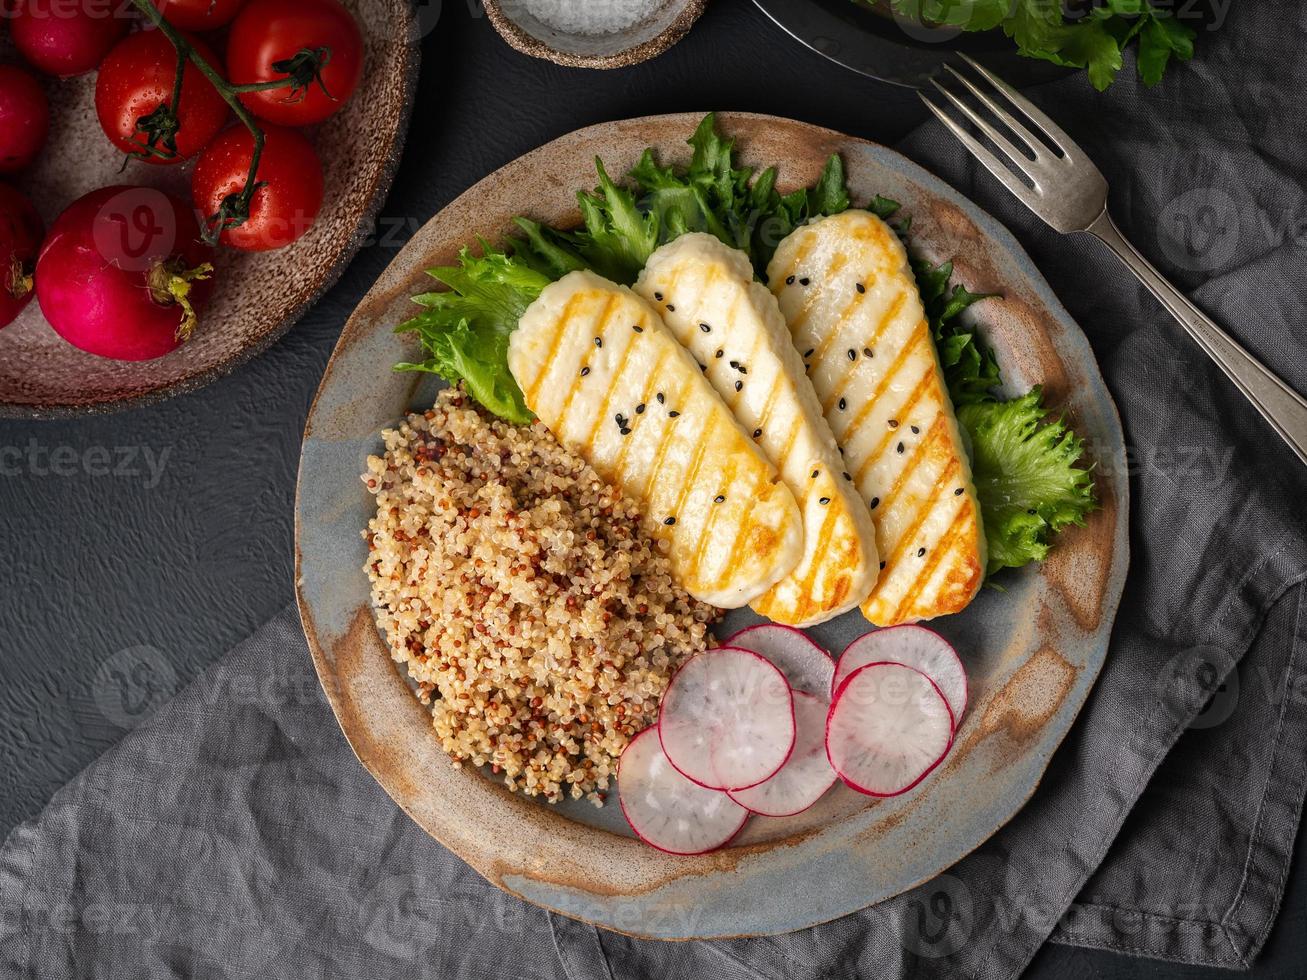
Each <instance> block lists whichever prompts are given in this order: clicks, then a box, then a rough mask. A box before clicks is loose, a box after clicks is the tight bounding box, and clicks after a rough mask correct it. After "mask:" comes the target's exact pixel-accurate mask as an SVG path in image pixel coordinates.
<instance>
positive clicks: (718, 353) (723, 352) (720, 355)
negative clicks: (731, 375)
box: [713, 347, 726, 361]
mask: <svg viewBox="0 0 1307 980" xmlns="http://www.w3.org/2000/svg"><path fill="white" fill-rule="evenodd" d="M725 353H726V352H725V351H724V350H722V349H721V348H720V347H718V348H717V353H716V354H714V355H713V357H715V358H717V359H718V360H719V361H720V360H721V359H722V355H723V354H725Z"/></svg>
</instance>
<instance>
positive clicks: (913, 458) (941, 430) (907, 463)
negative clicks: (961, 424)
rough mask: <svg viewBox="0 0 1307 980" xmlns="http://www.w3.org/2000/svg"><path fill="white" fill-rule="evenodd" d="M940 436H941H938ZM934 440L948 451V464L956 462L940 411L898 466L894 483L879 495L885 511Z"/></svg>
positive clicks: (892, 503) (946, 425)
mask: <svg viewBox="0 0 1307 980" xmlns="http://www.w3.org/2000/svg"><path fill="white" fill-rule="evenodd" d="M940 436H942V437H943V438H942V439H941V438H939V437H940ZM936 442H942V443H943V444H944V450H945V452H948V453H949V455H950V457H951V458H950V460H949V463H950V465H951V464H954V463H956V462H957V457H956V456H953V454H952V452H951V450H952V447H951V446H950V445H949V438H948V422H947V421H946V420H945V418H944V415H943V414H942V413H941V414H939V415H937V416H935V421H934V422H932V423H931V426H930V428H929V429H928V430H927V432H926V434H925V436H923V437H922V439H921V441H920V442H918V443H917V444H916V445H915V446H913V447H912V454H911V455H910V456H908V458H907V459H906V460H904V462H903V465H902V466H901V467H899V472H898V476H896V477H895V478H894V485H893V486H891V487H890V488H889V490H887V491H886V492H885V493H884V494H883V495H882V496H881V502H880V505H881V506H882V507H884V508H885V510H886V511H888V510H889V509H890V508H891V507H893V506H894V501H895V499H896V498H897V497H898V495H899V491H900V490H902V489H903V483H904V481H905V480H907V478H908V477H909V476H910V475H911V474H913V473H915V472H916V470H917V467H918V466H920V465H921V457H922V456H924V455H926V453H927V451H928V450H929V449H930V447H931V446H932V445H934V444H935V443H936Z"/></svg>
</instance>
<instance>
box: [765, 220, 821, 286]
mask: <svg viewBox="0 0 1307 980" xmlns="http://www.w3.org/2000/svg"><path fill="white" fill-rule="evenodd" d="M816 244H817V236H816V235H814V234H812V233H811V232H808V233H807V234H805V235H804V236H803V238H801V239H799V243H798V245H796V246H795V247H794V261H793V262H791V263H790V267H789V268H788V269H786V270H785V272H784V274H783V275H781V276H778V277H777V279H776V282H775V283H772V282H771V281H770V277H768V283H767V284H768V285H769V286H772V291H773V292H775V291H776V290H779V289H780V288H781V287H783V286H784V285H785V280H786V279H788V278H790V276H798V274H799V266H801V265H803V260H804V259H806V258H807V257H808V254H809V253H810V252H811V251H812V247H813V246H814V245H816Z"/></svg>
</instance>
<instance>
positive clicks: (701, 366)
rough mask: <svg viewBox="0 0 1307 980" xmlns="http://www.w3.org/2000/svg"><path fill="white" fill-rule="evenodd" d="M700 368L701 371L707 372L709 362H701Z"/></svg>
mask: <svg viewBox="0 0 1307 980" xmlns="http://www.w3.org/2000/svg"><path fill="white" fill-rule="evenodd" d="M699 370H700V371H705V372H706V371H707V370H708V365H707V364H700V365H699Z"/></svg>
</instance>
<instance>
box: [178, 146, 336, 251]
mask: <svg viewBox="0 0 1307 980" xmlns="http://www.w3.org/2000/svg"><path fill="white" fill-rule="evenodd" d="M263 131H264V143H263V153H262V155H261V156H260V157H259V170H258V175H257V177H256V182H257V183H258V184H259V187H258V189H257V190H256V191H255V192H254V196H253V198H252V199H251V200H250V209H249V217H248V218H246V219H245V221H244V222H243V223H242V224H239V225H236V226H235V227H229V228H226V230H224V231H223V232H222V236H221V238H220V239H219V241H221V242H222V244H224V245H229V246H231V247H232V248H238V249H242V250H244V251H248V252H263V251H267V250H268V249H273V248H281V247H282V246H284V245H289V244H290V243H291V242H293V241H295V239H297V238H299V237H300V236H301V235H303V234H304V233H305V232H306V231H308V230H309V228H310V227H311V226H312V224H313V220H314V219H315V218H316V217H317V216H318V209H319V208H321V206H322V164H321V163H320V162H319V161H318V155H317V153H316V152H314V149H313V145H312V144H311V143H310V142H309V141H308V140H307V139H305V138H304V137H303V136H302V135H300V134H299V133H297V132H295V130H293V129H282V128H281V127H279V126H264V127H263ZM253 153H254V137H253V136H251V135H250V132H249V130H247V129H246V128H245V127H244V126H233V127H232V128H231V129H228V130H227V131H226V132H224V133H221V134H219V135H218V137H217V138H216V139H215V140H214V141H213V142H212V143H210V144H209V145H208V146H207V147H205V150H204V152H203V153H202V154H200V159H199V160H198V161H197V162H196V164H195V172H194V173H192V174H191V197H192V198H193V199H194V201H195V206H196V207H197V208H198V209H199V211H200V215H201V218H202V220H204V221H205V222H206V223H208V224H209V225H212V224H213V218H214V216H215V215H218V214H219V211H220V209H221V208H222V204H223V201H224V200H226V199H227V198H228V197H229V196H232V195H238V194H239V193H240V192H241V189H242V188H244V186H245V181H246V179H247V178H248V176H249V169H250V158H251V156H252V155H253Z"/></svg>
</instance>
